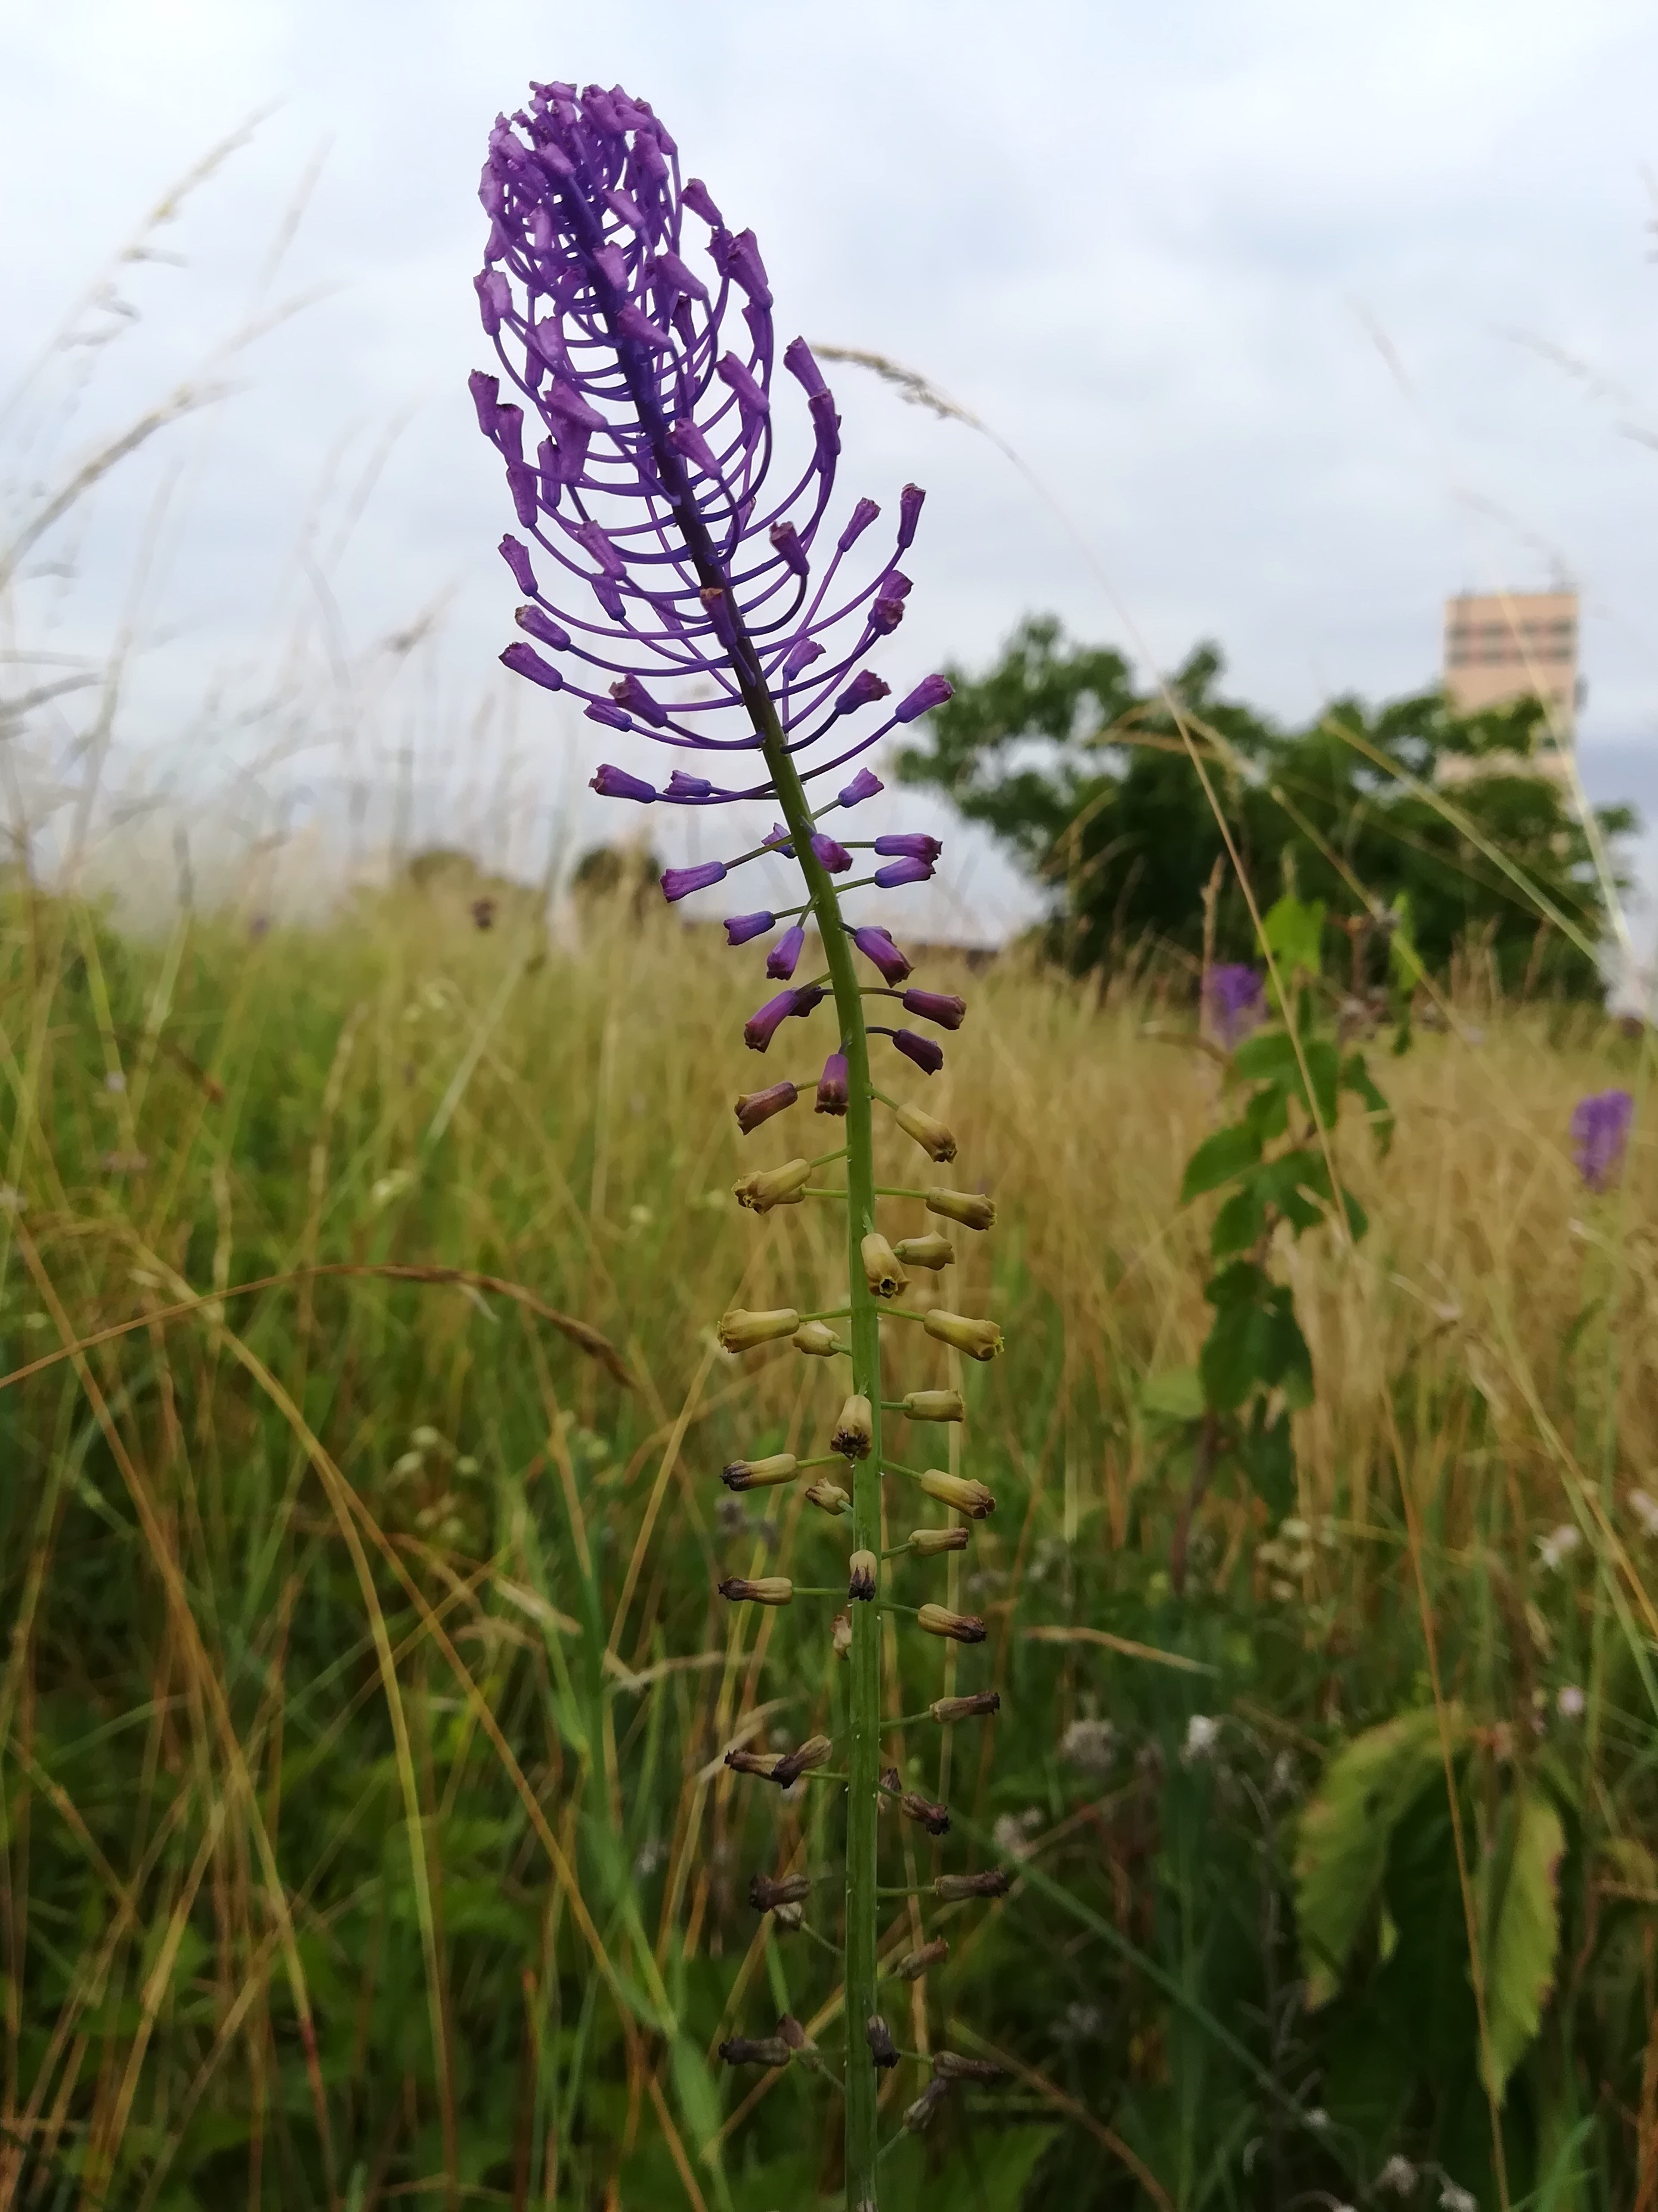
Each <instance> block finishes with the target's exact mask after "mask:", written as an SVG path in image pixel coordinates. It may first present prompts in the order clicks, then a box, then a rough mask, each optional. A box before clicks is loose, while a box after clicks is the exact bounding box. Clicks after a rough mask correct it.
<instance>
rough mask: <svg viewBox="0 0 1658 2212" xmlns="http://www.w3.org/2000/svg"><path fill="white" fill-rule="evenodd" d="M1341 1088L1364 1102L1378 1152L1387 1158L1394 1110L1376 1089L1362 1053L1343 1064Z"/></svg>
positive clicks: (1351, 1055)
mask: <svg viewBox="0 0 1658 2212" xmlns="http://www.w3.org/2000/svg"><path fill="white" fill-rule="evenodd" d="M1341 1087H1342V1089H1343V1090H1344V1091H1351V1092H1352V1094H1353V1096H1354V1097H1356V1098H1361V1099H1363V1102H1364V1109H1365V1111H1366V1113H1367V1114H1368V1115H1370V1128H1371V1131H1372V1133H1373V1134H1374V1135H1375V1138H1376V1150H1377V1151H1378V1152H1381V1153H1382V1155H1383V1156H1384V1157H1385V1156H1386V1153H1387V1151H1388V1146H1390V1145H1391V1144H1392V1143H1393V1140H1394V1109H1393V1108H1392V1107H1391V1106H1390V1105H1389V1104H1388V1101H1387V1098H1386V1097H1385V1096H1384V1095H1383V1094H1382V1091H1379V1090H1378V1089H1377V1088H1376V1079H1375V1077H1374V1076H1373V1075H1372V1074H1371V1073H1370V1069H1369V1068H1368V1067H1367V1066H1365V1064H1364V1055H1363V1053H1362V1052H1354V1053H1349V1054H1348V1055H1347V1058H1346V1059H1345V1060H1344V1061H1343V1062H1342V1065H1341Z"/></svg>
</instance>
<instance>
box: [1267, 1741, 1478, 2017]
mask: <svg viewBox="0 0 1658 2212" xmlns="http://www.w3.org/2000/svg"><path fill="white" fill-rule="evenodd" d="M1446 1725H1447V1727H1448V1729H1449V1732H1450V1736H1451V1741H1452V1742H1453V1744H1454V1745H1455V1744H1457V1743H1460V1742H1461V1740H1462V1738H1463V1737H1464V1735H1466V1733H1467V1722H1466V1721H1465V1719H1464V1717H1463V1716H1462V1713H1461V1708H1460V1707H1457V1706H1453V1707H1451V1708H1450V1710H1449V1711H1448V1714H1447V1716H1446ZM1443 1771H1444V1769H1443V1753H1442V1739H1441V1734H1440V1717H1439V1714H1438V1713H1437V1711H1436V1710H1435V1709H1434V1708H1433V1707H1432V1706H1427V1707H1424V1709H1422V1710H1421V1711H1418V1712H1412V1713H1401V1714H1400V1716H1399V1717H1398V1718H1397V1719H1395V1720H1391V1721H1388V1722H1385V1723H1383V1724H1382V1727H1380V1728H1374V1729H1366V1730H1365V1732H1364V1734H1363V1735H1360V1736H1356V1737H1355V1738H1354V1739H1353V1741H1352V1742H1351V1743H1349V1744H1345V1745H1344V1746H1343V1747H1342V1748H1341V1749H1340V1750H1339V1752H1337V1753H1336V1755H1335V1757H1334V1758H1333V1759H1332V1760H1331V1761H1330V1764H1329V1765H1328V1766H1327V1767H1326V1769H1325V1771H1324V1778H1323V1780H1322V1781H1321V1783H1320V1784H1319V1786H1318V1788H1317V1790H1315V1792H1314V1794H1313V1796H1312V1797H1311V1798H1310V1799H1309V1802H1308V1804H1307V1807H1306V1809H1305V1811H1304V1812H1303V1814H1302V1816H1301V1820H1300V1824H1299V1827H1298V1829H1297V1837H1296V1864H1295V1882H1296V1924H1297V1929H1299V1931H1300V1936H1301V1947H1302V1958H1303V1964H1304V1965H1305V1966H1306V1970H1307V2002H1308V2005H1309V2008H1317V2007H1318V2006H1320V2005H1321V2004H1327V2003H1328V2002H1329V2001H1330V1999H1331V1998H1332V1997H1333V1996H1334V1995H1335V1993H1336V1990H1337V1989H1338V1987H1339V1984H1340V1981H1341V1977H1342V1973H1343V1972H1344V1970H1345V1966H1346V1964H1347V1961H1348V1959H1349V1958H1350V1957H1351V1954H1352V1948H1353V1945H1354V1944H1355V1942H1357V1940H1358V1934H1359V1930H1360V1929H1361V1928H1363V1924H1364V1922H1365V1919H1366V1917H1368V1915H1369V1913H1370V1908H1371V1906H1372V1905H1373V1904H1374V1902H1375V1901H1376V1895H1377V1893H1378V1891H1379V1890H1380V1888H1381V1887H1382V1875H1383V1874H1384V1872H1385V1871H1386V1869H1387V1864H1388V1840H1389V1838H1391V1836H1392V1834H1393V1832H1394V1828H1395V1827H1396V1826H1397V1825H1398V1823H1399V1821H1400V1819H1401V1818H1402V1817H1403V1815H1404V1814H1406V1812H1407V1811H1408V1810H1409V1809H1410V1807H1411V1805H1412V1802H1414V1801H1415V1799H1416V1798H1417V1797H1418V1796H1420V1794H1421V1793H1422V1791H1423V1790H1425V1789H1426V1788H1427V1787H1428V1785H1429V1784H1430V1783H1431V1782H1432V1781H1433V1780H1434V1778H1435V1777H1436V1776H1440V1777H1442V1775H1443Z"/></svg>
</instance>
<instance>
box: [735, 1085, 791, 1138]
mask: <svg viewBox="0 0 1658 2212" xmlns="http://www.w3.org/2000/svg"><path fill="white" fill-rule="evenodd" d="M799 1096H800V1093H799V1091H797V1090H796V1089H795V1087H794V1085H793V1084H792V1083H773V1084H770V1085H768V1086H767V1088H766V1089H765V1090H764V1091H750V1092H749V1094H748V1096H747V1097H744V1098H739V1099H738V1102H737V1109H736V1110H737V1126H738V1128H739V1129H741V1131H742V1132H743V1134H744V1136H745V1137H746V1136H747V1135H749V1133H750V1131H752V1130H755V1129H757V1128H758V1127H760V1125H761V1123H762V1121H770V1119H771V1117H772V1115H774V1114H781V1113H782V1112H784V1111H785V1110H786V1108H788V1107H790V1106H793V1103H794V1102H795V1100H796V1099H797V1098H798V1097H799Z"/></svg>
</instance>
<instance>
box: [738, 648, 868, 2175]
mask: <svg viewBox="0 0 1658 2212" xmlns="http://www.w3.org/2000/svg"><path fill="white" fill-rule="evenodd" d="M745 696H746V697H747V703H748V704H749V707H750V711H751V712H753V713H754V714H755V717H756V728H757V729H758V730H759V731H760V732H761V737H762V746H763V750H764V754H765V760H766V766H767V769H768V771H769V772H770V775H771V778H772V781H773V783H774V786H775V787H776V791H777V796H778V800H779V803H780V806H781V809H782V814H783V819H784V821H785V822H786V823H787V824H788V829H789V836H790V841H791V842H792V843H793V847H794V850H795V854H796V857H797V859H798V860H799V865H800V872H801V873H802V874H803V875H804V876H805V879H806V889H807V890H808V892H809V893H810V894H811V907H812V912H813V913H814V915H816V916H817V927H818V932H819V934H820V935H821V937H822V939H823V957H824V959H825V961H826V962H827V963H828V966H829V982H830V986H831V987H832V989H833V991H834V994H835V1013H836V1015H837V1017H838V1018H839V1020H840V1024H841V1051H842V1052H843V1053H844V1054H846V1060H847V1188H846V1200H847V1289H848V1296H849V1299H850V1306H851V1315H850V1318H851V1323H852V1327H851V1332H850V1333H851V1336H852V1377H853V1390H854V1391H856V1392H857V1393H858V1394H859V1395H860V1396H862V1397H865V1398H867V1399H868V1401H869V1403H870V1408H871V1421H872V1429H873V1433H872V1437H871V1443H870V1451H869V1455H868V1456H867V1457H866V1458H865V1459H861V1460H859V1461H858V1462H856V1463H855V1466H854V1468H853V1485H852V1547H853V1550H854V1551H861V1552H878V1551H879V1550H880V1548H881V1415H880V1410H879V1408H880V1402H881V1329H880V1321H879V1317H878V1312H877V1309H876V1303H875V1297H874V1294H873V1293H872V1291H871V1290H870V1287H869V1285H868V1283H867V1281H866V1280H865V1275H864V1269H863V1262H862V1258H861V1248H862V1245H863V1241H864V1238H865V1237H866V1236H868V1235H869V1234H870V1232H871V1231H872V1230H873V1228H874V1226H875V1138H874V1130H873V1127H872V1112H871V1085H870V1073H869V1037H868V1035H867V1032H866V1031H865V1027H864V1002H863V998H862V995H861V994H860V991H859V983H858V976H857V972H856V970H855V969H854V968H853V961H852V945H851V942H850V940H849V939H848V938H847V933H846V931H845V929H844V927H842V925H841V904H840V900H839V897H838V896H837V894H836V891H835V884H834V882H833V881H832V879H831V878H830V876H829V872H828V870H827V869H826V868H825V867H824V866H823V863H822V862H821V861H820V860H818V858H817V854H815V853H814V852H813V850H812V848H811V811H810V809H809V808H808V806H807V804H806V795H805V791H804V790H803V789H802V787H801V783H800V778H799V774H798V773H797V771H796V769H795V766H794V763H793V760H792V759H791V758H790V757H789V754H788V751H787V749H786V745H785V743H784V738H783V732H782V728H781V726H780V723H779V721H778V719H777V710H776V708H775V707H774V704H773V703H772V701H771V699H770V698H769V697H768V696H767V695H766V694H765V693H764V692H763V691H761V690H757V689H756V690H755V691H754V692H753V694H752V696H749V695H748V693H747V688H746V687H745ZM847 888H848V889H850V888H852V887H851V886H850V885H849V886H847ZM850 1612H851V1615H852V1685H851V1695H850V1699H849V1703H850V1707H851V1729H850V1741H849V1744H848V1747H847V1931H846V1932H847V1948H846V2023H847V2081H846V2186H847V2212H877V2207H878V2202H879V2200H878V2194H877V2188H876V2179H875V2166H876V2159H877V2156H878V2143H877V2136H876V2113H875V2096H876V2087H877V2082H876V2077H875V2069H874V2067H873V2066H872V2064H871V2063H870V2062H869V2059H868V2057H867V2055H866V2053H865V2049H864V2023H865V2021H866V2020H868V2019H869V2017H870V2015H872V2013H873V2012H874V2011H875V2010H876V1980H877V1975H876V1960H875V1950H876V1935H877V1929H876V1886H875V1875H876V1856H877V1844H878V1830H877V1826H876V1811H877V1803H878V1773H879V1768H880V1747H881V1726H880V1717H881V1624H880V1617H879V1613H878V1609H877V1607H874V1606H872V1605H854V1606H853V1607H851V1608H850Z"/></svg>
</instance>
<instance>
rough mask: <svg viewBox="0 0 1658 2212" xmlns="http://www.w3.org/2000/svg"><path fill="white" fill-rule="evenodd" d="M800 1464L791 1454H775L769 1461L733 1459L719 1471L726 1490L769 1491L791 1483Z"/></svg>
mask: <svg viewBox="0 0 1658 2212" xmlns="http://www.w3.org/2000/svg"><path fill="white" fill-rule="evenodd" d="M799 1472H800V1462H799V1460H798V1459H796V1457H795V1456H794V1454H793V1452H776V1453H774V1454H773V1455H772V1457H771V1458H770V1459H734V1460H733V1461H732V1462H731V1465H730V1466H729V1467H727V1468H724V1469H722V1470H721V1473H720V1480H721V1482H723V1483H724V1484H725V1486H726V1489H727V1490H770V1489H772V1488H773V1487H774V1486H775V1485H776V1484H778V1483H780V1482H793V1480H794V1478H795V1476H796V1475H797V1474H799Z"/></svg>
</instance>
